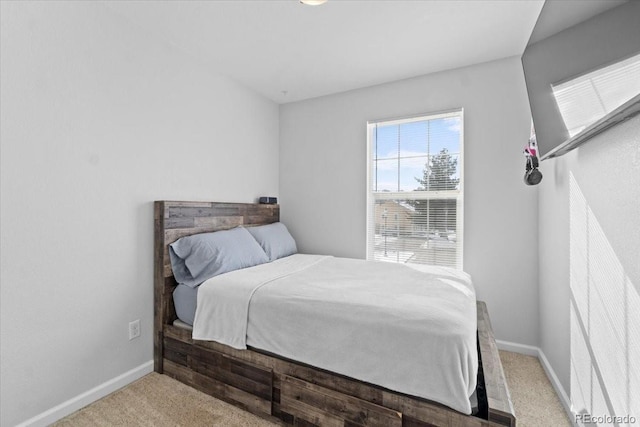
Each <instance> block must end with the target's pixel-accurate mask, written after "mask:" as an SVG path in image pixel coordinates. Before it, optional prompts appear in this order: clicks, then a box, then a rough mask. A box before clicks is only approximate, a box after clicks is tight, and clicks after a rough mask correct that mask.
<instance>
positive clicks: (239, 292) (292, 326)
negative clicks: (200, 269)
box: [193, 254, 478, 414]
mask: <svg viewBox="0 0 640 427" xmlns="http://www.w3.org/2000/svg"><path fill="white" fill-rule="evenodd" d="M193 338H194V339H198V340H213V341H218V342H220V343H223V344H226V345H229V346H231V347H234V348H239V349H245V348H247V346H251V347H254V348H258V349H262V350H266V351H269V352H272V353H275V354H278V355H280V356H283V357H286V358H289V359H292V360H297V361H300V362H303V363H306V364H309V365H312V366H316V367H319V368H322V369H326V370H330V371H333V372H336V373H339V374H342V375H346V376H349V377H352V378H356V379H358V380H362V381H366V382H369V383H373V384H377V385H380V386H383V387H386V388H388V389H391V390H395V391H398V392H401V393H406V394H410V395H414V396H419V397H423V398H426V399H430V400H433V401H436V402H440V403H442V404H444V405H447V406H449V407H451V408H453V409H455V410H457V411H460V412H463V413H466V414H470V413H471V405H470V403H469V396H471V394H472V393H473V391H474V390H475V387H476V373H477V369H478V357H477V350H476V299H475V292H474V289H473V286H472V284H471V280H470V278H469V276H468V275H467V274H465V273H462V272H459V271H456V270H452V269H447V268H440V267H427V266H418V265H415V264H414V265H410V264H389V263H382V262H371V261H362V260H355V259H347V258H334V257H326V256H319V255H300V254H298V255H292V256H290V257H286V258H282V259H279V260H277V261H274V262H271V263H267V264H262V265H259V266H256V267H251V268H247V269H242V270H237V271H233V272H230V273H226V274H222V275H220V276H216V277H214V278H212V279H209V280H207V281H206V282H204V283H203V284H202V285H200V289H199V291H198V305H197V310H196V316H195V321H194V325H193Z"/></svg>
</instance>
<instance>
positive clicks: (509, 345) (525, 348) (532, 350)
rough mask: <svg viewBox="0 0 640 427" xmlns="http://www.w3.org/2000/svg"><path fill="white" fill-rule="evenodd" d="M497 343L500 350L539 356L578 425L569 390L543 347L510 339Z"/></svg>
mask: <svg viewBox="0 0 640 427" xmlns="http://www.w3.org/2000/svg"><path fill="white" fill-rule="evenodd" d="M496 344H497V346H498V349H500V350H505V351H511V352H513V353H519V354H525V355H527V356H535V357H537V358H538V360H539V361H540V364H541V365H542V368H543V369H544V372H545V374H547V378H549V381H550V382H551V385H552V386H553V389H554V390H555V391H556V394H557V395H558V397H559V398H560V403H561V404H562V406H563V407H564V410H565V412H566V413H567V416H568V417H569V421H570V422H571V423H572V424H573V425H574V426H577V424H576V416H575V414H574V413H573V411H572V410H571V401H570V400H569V395H567V392H566V391H565V390H564V387H562V384H560V380H559V379H558V376H557V375H556V372H555V371H554V370H553V368H552V367H551V364H550V363H549V360H548V359H547V356H545V355H544V352H543V351H542V349H540V348H539V347H534V346H531V345H525V344H517V343H513V342H509V341H501V340H496Z"/></svg>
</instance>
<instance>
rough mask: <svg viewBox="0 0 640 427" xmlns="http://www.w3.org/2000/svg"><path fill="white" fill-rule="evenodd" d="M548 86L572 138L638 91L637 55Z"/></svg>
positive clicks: (639, 75)
mask: <svg viewBox="0 0 640 427" xmlns="http://www.w3.org/2000/svg"><path fill="white" fill-rule="evenodd" d="M551 88H552V90H553V96H554V97H555V99H556V102H557V103H558V108H559V109H560V114H562V118H563V120H564V124H565V126H566V128H567V131H568V132H569V136H570V137H572V136H574V135H576V134H577V133H579V132H580V131H582V130H583V129H584V128H586V127H588V126H589V125H590V124H592V123H594V122H596V121H597V120H599V119H601V118H603V117H604V116H606V115H607V114H609V113H611V112H612V111H613V110H615V109H616V108H618V107H620V106H621V105H622V104H624V103H625V102H627V101H629V100H630V99H631V98H633V97H634V96H637V95H638V94H640V55H636V56H633V57H631V58H628V59H626V60H624V61H620V62H617V63H615V64H613V65H609V66H608V67H604V68H601V69H598V70H596V71H592V72H590V73H587V74H585V75H583V76H580V77H577V78H574V79H571V80H569V81H567V82H564V83H560V84H556V85H552V86H551Z"/></svg>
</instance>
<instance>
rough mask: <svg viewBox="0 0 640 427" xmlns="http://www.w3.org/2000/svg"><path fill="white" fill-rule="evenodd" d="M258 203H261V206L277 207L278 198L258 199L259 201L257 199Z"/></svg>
mask: <svg viewBox="0 0 640 427" xmlns="http://www.w3.org/2000/svg"><path fill="white" fill-rule="evenodd" d="M258 202H260V203H262V204H263V205H277V204H278V198H277V197H260V199H258Z"/></svg>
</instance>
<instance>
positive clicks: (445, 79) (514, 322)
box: [280, 58, 538, 345]
mask: <svg viewBox="0 0 640 427" xmlns="http://www.w3.org/2000/svg"><path fill="white" fill-rule="evenodd" d="M526 96H527V95H526V88H525V84H524V77H523V74H522V67H521V64H520V60H519V58H509V59H504V60H500V61H494V62H490V63H486V64H481V65H475V66H471V67H467V68H462V69H457V70H452V71H446V72H442V73H437V74H431V75H427V76H422V77H418V78H413V79H409V80H403V81H399V82H393V83H389V84H384V85H380V86H375V87H371V88H365V89H360V90H355V91H351V92H346V93H341V94H337V95H331V96H326V97H321V98H316V99H312V100H307V101H301V102H296V103H291V104H285V105H282V106H281V107H280V196H281V197H280V201H281V203H282V206H283V211H282V220H283V221H284V222H285V223H286V224H287V226H288V227H289V228H290V229H291V231H292V234H293V235H294V237H296V239H297V241H298V243H299V248H300V250H301V251H303V252H311V253H326V254H333V255H337V256H347V257H355V258H364V257H365V254H366V248H365V233H366V231H365V228H366V219H365V217H366V191H367V189H366V123H367V121H368V120H377V119H385V118H396V117H403V116H412V115H416V114H420V113H431V112H439V111H443V110H450V109H454V108H460V107H463V108H464V120H465V123H464V133H465V141H464V144H465V146H464V150H465V161H464V165H465V166H464V167H465V170H464V174H465V175H464V176H465V201H464V203H465V207H464V209H465V212H464V234H465V236H464V239H465V240H464V269H465V270H466V271H468V272H469V273H471V274H472V276H473V278H474V281H475V284H476V287H477V292H478V297H479V299H483V300H485V301H486V302H487V304H488V307H489V311H490V313H491V316H492V321H493V326H494V329H495V332H496V335H497V337H498V338H499V339H502V340H507V341H513V342H517V343H521V344H529V345H538V291H537V287H538V285H537V284H538V268H537V264H538V260H537V256H538V253H537V247H538V232H537V231H538V230H537V188H536V187H527V186H525V185H524V183H523V181H522V176H523V174H524V157H523V156H522V150H523V148H524V145H525V143H526V141H527V140H528V137H529V130H530V117H531V116H530V112H529V107H528V102H527V97H526Z"/></svg>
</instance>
